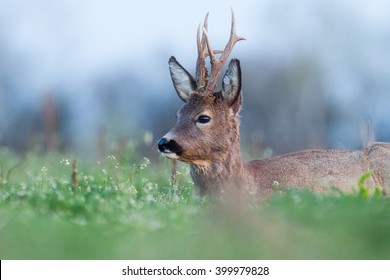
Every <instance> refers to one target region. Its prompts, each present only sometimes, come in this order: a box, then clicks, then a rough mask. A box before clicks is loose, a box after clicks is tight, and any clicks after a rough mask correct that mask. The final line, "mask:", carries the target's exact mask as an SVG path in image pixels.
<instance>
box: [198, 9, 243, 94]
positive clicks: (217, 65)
mask: <svg viewBox="0 0 390 280" xmlns="http://www.w3.org/2000/svg"><path fill="white" fill-rule="evenodd" d="M203 34H204V35H205V37H206V43H207V49H208V53H209V56H210V62H211V75H210V82H209V84H208V85H207V88H206V91H207V92H212V91H213V90H214V88H215V86H216V85H217V82H218V77H219V74H220V72H221V71H222V67H223V65H224V64H225V62H226V60H227V58H228V57H229V55H230V53H231V52H232V50H233V47H234V45H235V44H236V43H237V42H238V41H240V40H245V38H244V37H241V36H237V34H236V20H235V17H234V12H233V9H232V25H231V30H230V38H229V41H228V42H227V44H226V46H225V49H224V50H223V52H222V54H221V56H220V57H219V58H216V57H215V54H216V53H218V52H217V51H213V49H212V47H211V43H210V40H209V37H208V34H207V30H206V28H203Z"/></svg>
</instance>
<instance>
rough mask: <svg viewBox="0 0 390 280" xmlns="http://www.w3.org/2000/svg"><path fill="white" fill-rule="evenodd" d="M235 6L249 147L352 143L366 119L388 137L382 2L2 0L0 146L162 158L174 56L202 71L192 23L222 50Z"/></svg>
mask: <svg viewBox="0 0 390 280" xmlns="http://www.w3.org/2000/svg"><path fill="white" fill-rule="evenodd" d="M231 7H232V8H233V9H234V11H235V14H236V21H237V33H238V34H239V35H241V36H244V37H246V39H247V40H246V41H241V42H239V43H238V44H237V45H236V47H235V49H234V51H233V53H232V57H237V58H239V59H240V60H241V67H242V70H243V91H244V109H243V111H242V113H241V116H242V122H241V123H242V125H241V133H242V147H243V150H244V153H245V154H247V155H248V154H250V155H251V157H258V156H259V155H263V154H264V153H266V154H271V153H272V154H274V155H275V154H280V153H285V152H291V151H294V150H298V149H305V148H349V149H358V148H361V146H362V138H364V137H362V131H363V135H364V131H365V130H367V124H368V123H371V124H372V128H373V130H374V131H375V136H376V139H377V140H380V141H390V110H389V107H390V2H389V1H387V0H361V1H353V0H327V1H320V0H295V1H289V0H261V1H255V0H253V1H247V0H239V1H204V0H200V1H191V2H184V1H179V0H166V1H148V0H144V1H125V0H110V1H108V0H102V1H92V0H77V1H76V0H58V1H49V0H35V1H30V0H0V147H4V146H5V147H9V148H12V149H14V150H16V151H18V152H20V153H25V152H27V151H31V150H37V151H39V152H47V151H52V150H56V151H61V152H74V153H76V152H77V153H81V154H82V155H85V156H91V157H93V158H95V157H101V156H103V155H105V154H106V153H107V152H108V151H110V150H115V149H116V150H117V151H118V150H120V149H125V148H126V147H127V145H129V143H135V142H137V143H139V151H140V154H142V155H146V156H148V157H157V156H158V153H157V152H156V146H155V144H154V143H155V142H156V141H157V140H158V139H159V138H160V137H161V136H162V135H164V134H165V133H166V132H167V131H168V130H169V129H170V128H171V127H172V126H173V125H174V123H175V118H174V117H175V115H176V111H177V110H178V109H179V107H180V106H181V105H182V103H181V101H180V99H179V98H178V97H177V95H176V92H175V90H174V89H173V86H172V84H171V78H170V76H169V71H168V59H169V57H170V56H171V55H174V56H175V57H176V58H177V59H178V61H180V63H181V64H182V65H183V66H184V67H186V68H187V69H188V70H189V71H190V72H192V73H194V69H195V61H196V41H195V39H196V29H197V26H198V24H199V23H200V22H201V21H202V20H203V18H204V16H205V14H206V13H207V12H210V17H209V34H210V37H211V40H212V43H213V46H214V48H216V49H221V48H223V47H224V46H225V43H226V42H227V40H228V37H229V29H230V8H231Z"/></svg>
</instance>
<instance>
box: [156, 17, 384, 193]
mask: <svg viewBox="0 0 390 280" xmlns="http://www.w3.org/2000/svg"><path fill="white" fill-rule="evenodd" d="M207 18H208V14H207V15H206V18H205V20H204V23H203V26H202V25H199V28H198V33H197V46H198V59H197V63H196V79H195V78H194V77H193V76H191V75H190V74H189V72H188V71H186V70H185V69H184V68H183V67H182V66H181V65H180V64H179V63H178V62H177V61H176V59H175V58H174V57H171V58H170V59H169V69H170V73H171V77H172V81H173V85H174V87H175V89H176V91H177V93H178V95H179V97H180V98H181V99H182V100H183V101H184V102H185V104H184V105H183V107H182V108H181V109H180V110H179V111H178V113H177V123H176V125H175V126H174V127H173V128H172V129H171V131H170V132H168V133H167V134H166V135H165V136H164V137H163V138H161V139H160V140H159V141H158V149H159V151H160V152H161V153H162V154H164V155H165V156H166V157H168V158H171V159H178V160H180V161H183V162H186V163H189V164H190V171H191V177H192V179H193V181H194V184H195V187H196V188H197V189H198V191H199V193H200V194H201V195H203V194H205V193H215V192H220V191H224V190H225V189H226V188H231V187H236V188H238V189H242V190H243V191H246V192H248V191H249V192H250V193H252V192H256V193H257V194H258V195H260V196H262V195H267V194H269V193H271V192H272V188H273V185H275V184H276V185H279V186H280V187H302V188H309V189H311V190H313V191H325V190H328V189H329V188H330V187H332V186H334V187H337V188H339V189H340V190H341V191H349V190H352V187H353V186H356V185H357V182H358V180H359V178H360V177H361V176H362V174H364V173H365V172H368V171H369V172H371V175H372V176H371V177H370V178H369V179H368V180H367V181H366V183H367V185H368V186H369V187H370V188H373V187H375V186H378V187H381V188H382V190H383V192H387V193H389V191H390V144H389V143H379V142H376V143H372V144H371V145H369V146H368V147H367V148H365V149H364V150H363V151H350V150H305V151H299V152H295V153H291V154H286V155H280V156H275V157H272V158H267V159H262V160H255V161H250V162H243V161H242V159H241V155H240V133H239V117H238V113H239V111H240V109H241V104H242V93H241V69H240V62H239V60H237V59H232V60H231V61H230V63H229V66H228V68H227V71H226V73H225V75H224V77H223V79H222V90H221V91H218V92H214V89H215V87H216V84H217V81H218V76H219V75H220V72H221V70H222V67H223V65H224V63H225V61H226V60H227V58H228V56H229V55H230V53H231V51H232V49H233V46H234V45H235V43H236V42H237V41H240V40H243V39H244V38H242V37H239V36H237V35H236V31H235V19H234V13H233V11H232V25H231V33H230V39H229V41H228V43H227V45H226V47H225V49H224V50H223V51H216V50H214V49H213V48H212V47H211V44H210V40H209V38H208V34H207ZM201 32H202V35H201ZM220 53H221V55H220V57H216V54H220ZM207 56H209V58H210V63H211V74H210V77H209V76H208V71H207V68H206V65H205V59H206V57H207Z"/></svg>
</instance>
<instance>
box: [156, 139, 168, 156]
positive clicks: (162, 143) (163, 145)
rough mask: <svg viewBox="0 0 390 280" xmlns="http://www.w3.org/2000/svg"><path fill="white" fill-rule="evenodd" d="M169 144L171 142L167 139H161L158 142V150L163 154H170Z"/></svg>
mask: <svg viewBox="0 0 390 280" xmlns="http://www.w3.org/2000/svg"><path fill="white" fill-rule="evenodd" d="M168 143H169V141H168V140H167V139H166V138H161V139H160V140H158V142H157V145H158V150H159V151H160V152H162V153H164V152H168V151H169V149H168Z"/></svg>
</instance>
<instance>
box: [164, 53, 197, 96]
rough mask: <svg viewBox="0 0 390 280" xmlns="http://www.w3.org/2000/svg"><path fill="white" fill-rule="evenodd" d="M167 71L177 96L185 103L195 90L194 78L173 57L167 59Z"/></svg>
mask: <svg viewBox="0 0 390 280" xmlns="http://www.w3.org/2000/svg"><path fill="white" fill-rule="evenodd" d="M169 71H170V72H171V78H172V82H173V86H174V87H175V89H176V92H177V94H178V95H179V97H180V98H181V100H183V101H184V102H187V100H188V98H189V96H190V94H191V93H193V92H194V91H195V90H196V82H195V79H194V77H192V76H191V74H190V73H188V71H187V70H186V69H184V67H183V66H181V65H180V63H179V62H177V60H176V58H175V57H173V56H172V57H171V58H170V59H169Z"/></svg>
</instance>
